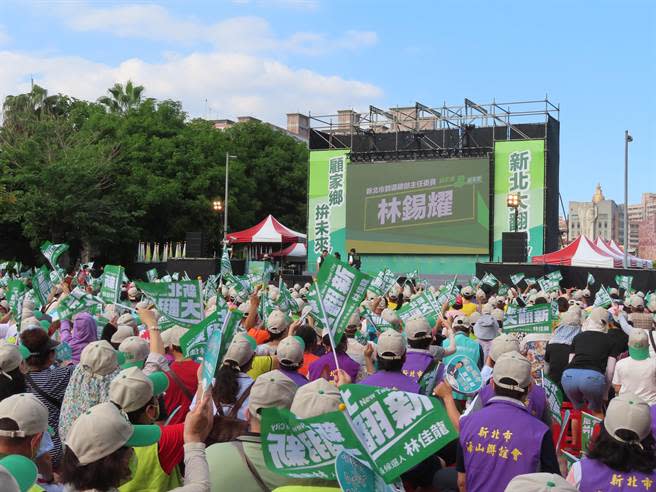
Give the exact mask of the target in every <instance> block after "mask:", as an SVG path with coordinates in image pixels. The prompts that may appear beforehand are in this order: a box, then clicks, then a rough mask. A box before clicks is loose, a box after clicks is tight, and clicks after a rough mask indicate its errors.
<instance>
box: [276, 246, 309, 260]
mask: <svg viewBox="0 0 656 492" xmlns="http://www.w3.org/2000/svg"><path fill="white" fill-rule="evenodd" d="M271 256H286V257H288V258H304V257H306V256H307V248H306V247H305V244H303V243H294V244H290V245H289V246H287V247H286V248H285V249H281V250H280V251H275V252H273V253H271Z"/></svg>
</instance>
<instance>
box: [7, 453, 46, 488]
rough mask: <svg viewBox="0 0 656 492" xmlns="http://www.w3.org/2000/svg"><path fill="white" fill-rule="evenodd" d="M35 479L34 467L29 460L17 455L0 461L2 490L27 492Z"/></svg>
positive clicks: (35, 471) (35, 470)
mask: <svg viewBox="0 0 656 492" xmlns="http://www.w3.org/2000/svg"><path fill="white" fill-rule="evenodd" d="M36 477H37V469H36V465H35V464H34V462H33V461H32V460H31V459H29V458H26V457H25V456H21V455H18V454H10V455H9V456H5V457H4V458H2V459H0V483H1V484H3V488H2V490H4V491H6V492H15V491H18V492H27V491H28V490H29V489H30V488H31V487H32V485H34V482H36ZM5 487H6V488H5Z"/></svg>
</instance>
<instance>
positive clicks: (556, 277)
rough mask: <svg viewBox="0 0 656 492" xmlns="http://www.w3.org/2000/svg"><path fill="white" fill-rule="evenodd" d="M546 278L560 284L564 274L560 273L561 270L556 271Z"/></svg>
mask: <svg viewBox="0 0 656 492" xmlns="http://www.w3.org/2000/svg"><path fill="white" fill-rule="evenodd" d="M545 277H547V278H549V279H551V280H556V281H558V282H560V281H561V280H562V279H563V274H562V273H560V270H556V271H553V272H551V273H548V274H547V275H545Z"/></svg>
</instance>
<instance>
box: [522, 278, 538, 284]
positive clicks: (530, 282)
mask: <svg viewBox="0 0 656 492" xmlns="http://www.w3.org/2000/svg"><path fill="white" fill-rule="evenodd" d="M524 282H525V283H526V285H535V282H536V280H535V277H524Z"/></svg>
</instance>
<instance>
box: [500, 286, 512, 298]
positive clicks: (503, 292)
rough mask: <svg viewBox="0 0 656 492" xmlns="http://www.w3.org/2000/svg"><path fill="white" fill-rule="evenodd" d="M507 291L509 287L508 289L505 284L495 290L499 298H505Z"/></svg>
mask: <svg viewBox="0 0 656 492" xmlns="http://www.w3.org/2000/svg"><path fill="white" fill-rule="evenodd" d="M508 290H510V287H508V286H507V285H506V284H501V285H500V286H499V289H498V290H497V293H498V294H499V295H500V296H505V295H506V294H507V293H508Z"/></svg>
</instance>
